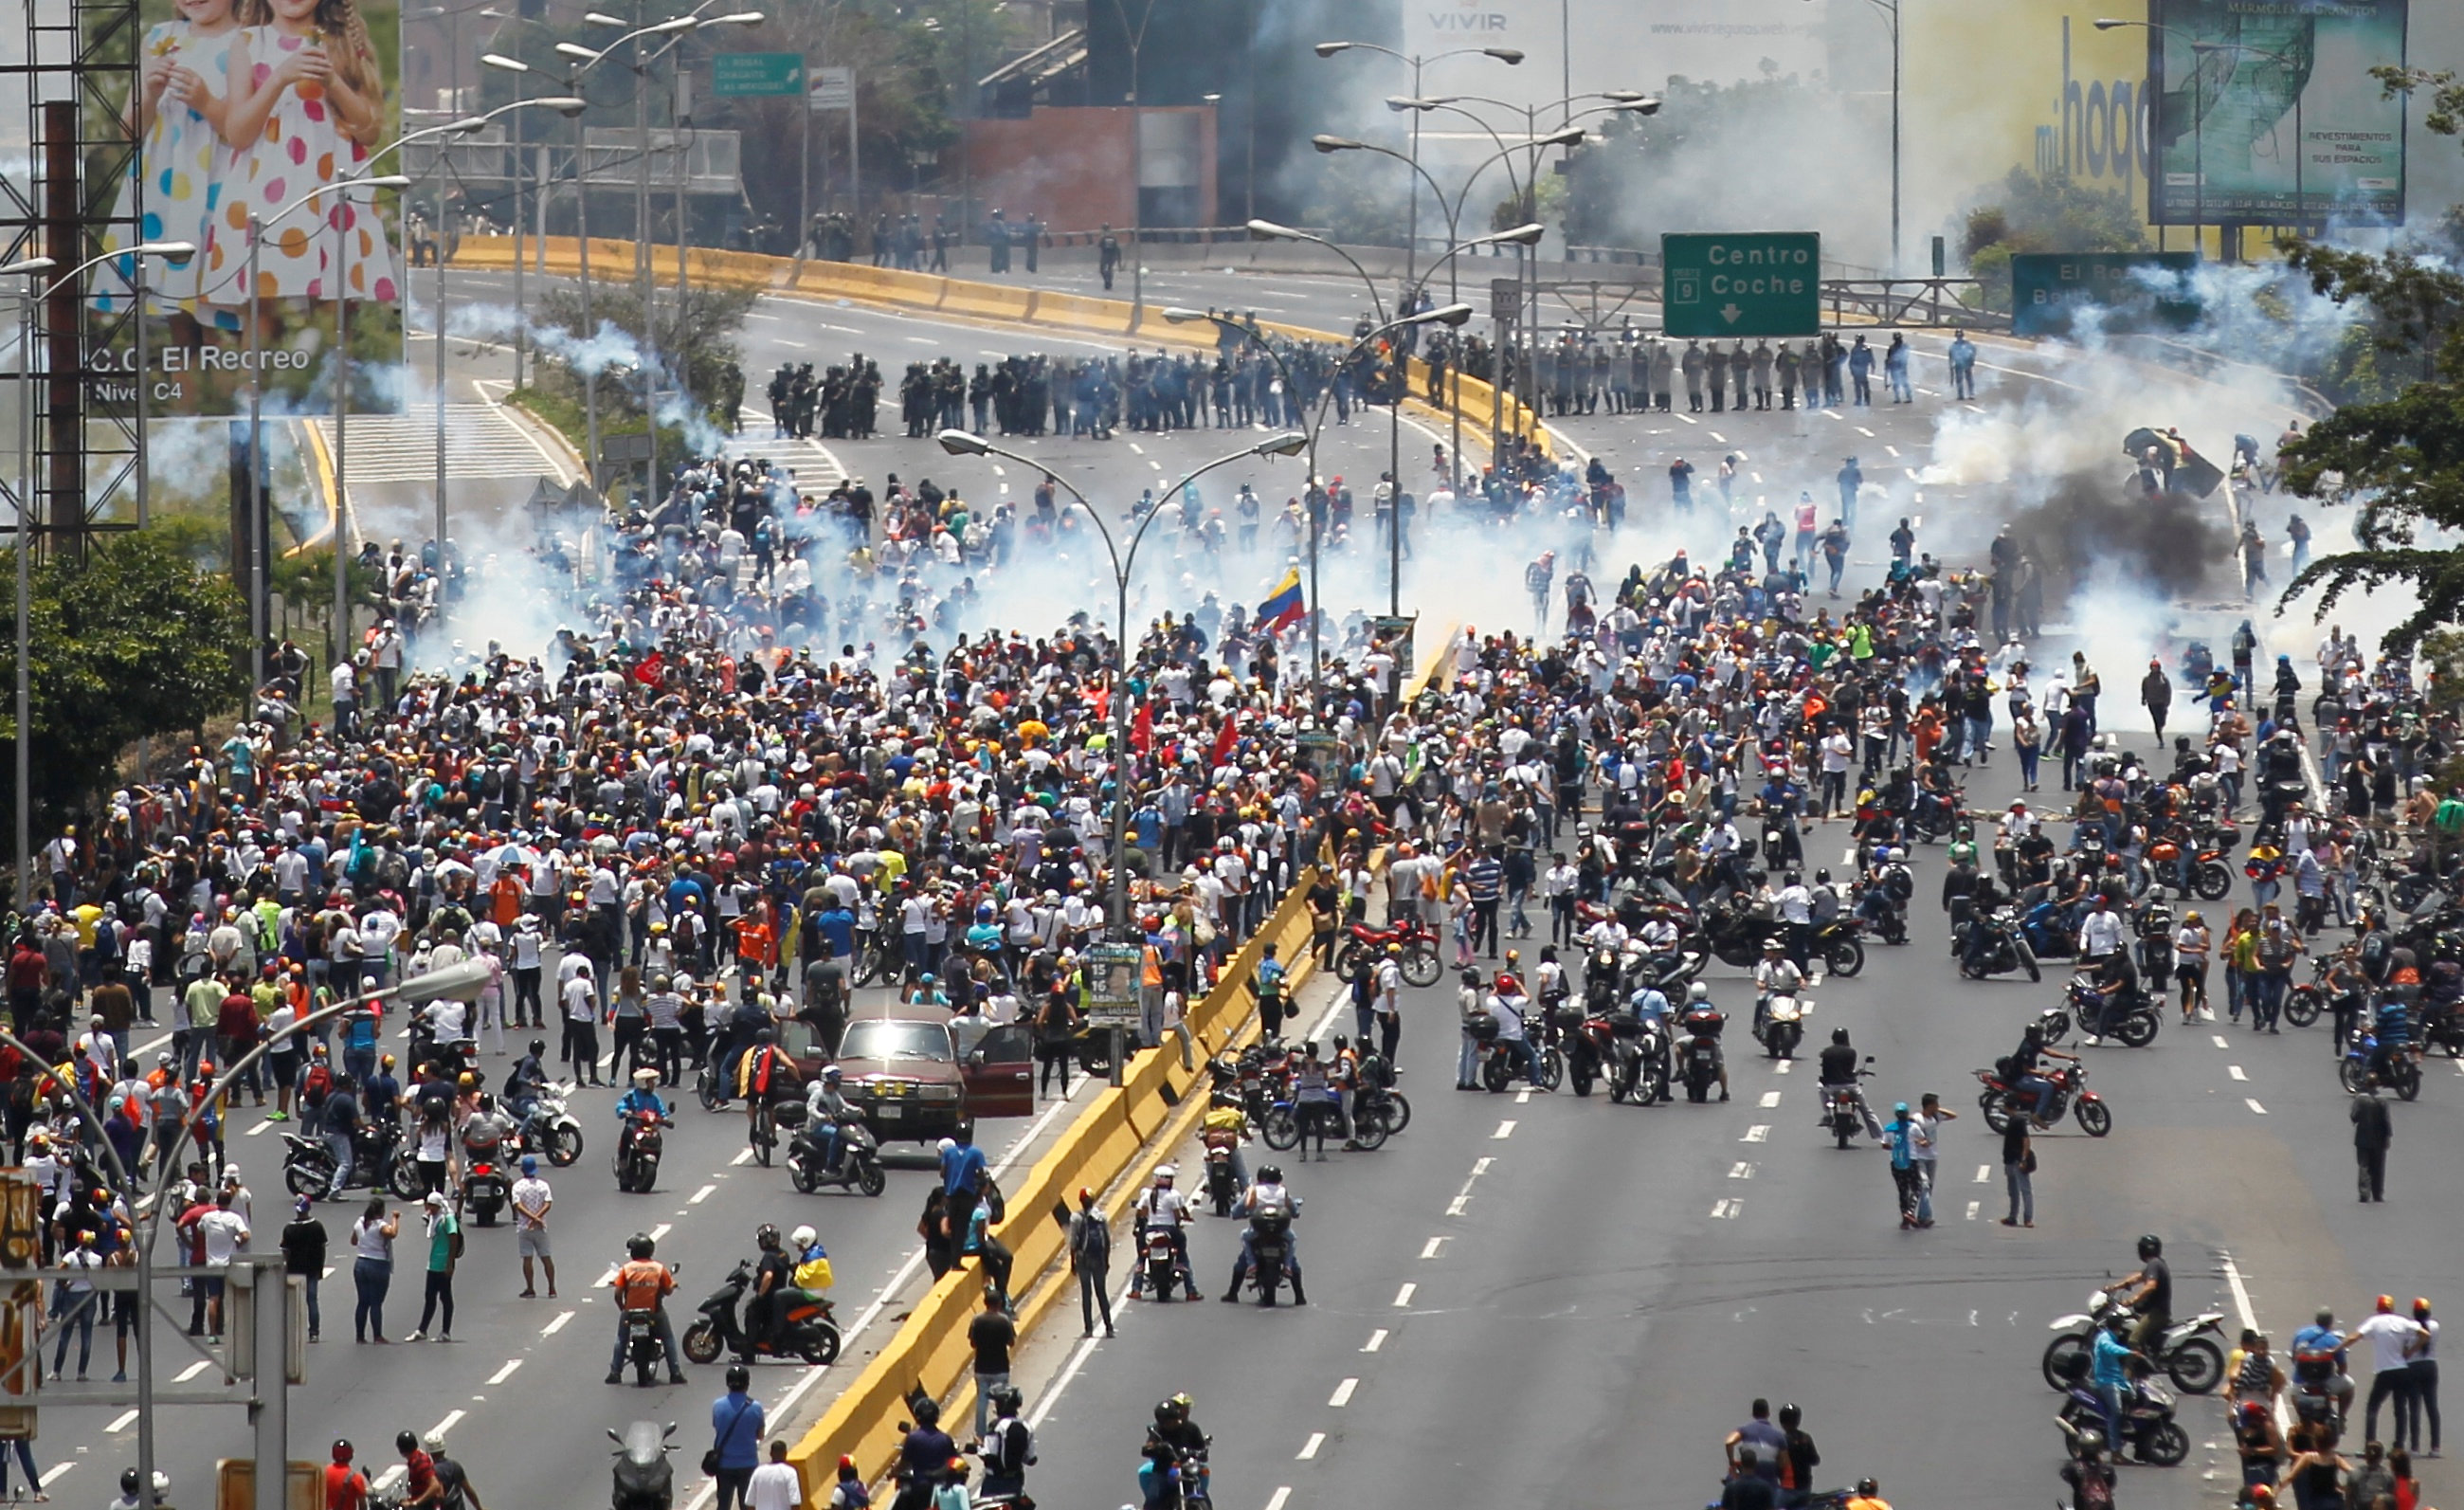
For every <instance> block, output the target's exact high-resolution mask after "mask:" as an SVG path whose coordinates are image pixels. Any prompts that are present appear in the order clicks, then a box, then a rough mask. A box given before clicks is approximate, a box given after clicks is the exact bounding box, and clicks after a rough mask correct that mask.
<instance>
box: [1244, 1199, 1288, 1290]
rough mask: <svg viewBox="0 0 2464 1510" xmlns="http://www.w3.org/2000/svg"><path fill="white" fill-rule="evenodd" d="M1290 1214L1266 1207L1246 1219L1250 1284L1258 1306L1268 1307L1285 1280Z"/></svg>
mask: <svg viewBox="0 0 2464 1510" xmlns="http://www.w3.org/2000/svg"><path fill="white" fill-rule="evenodd" d="M1291 1230H1292V1218H1291V1213H1290V1212H1288V1211H1285V1210H1277V1209H1274V1208H1268V1209H1265V1210H1260V1211H1257V1212H1254V1213H1253V1214H1252V1215H1251V1216H1250V1217H1249V1282H1250V1283H1252V1284H1254V1285H1256V1286H1257V1287H1258V1303H1259V1304H1260V1305H1265V1306H1271V1305H1273V1304H1274V1303H1275V1292H1276V1291H1277V1290H1278V1289H1280V1288H1282V1286H1283V1283H1284V1280H1285V1279H1286V1278H1287V1277H1288V1276H1287V1274H1286V1273H1285V1270H1284V1264H1285V1262H1286V1260H1287V1258H1288V1257H1289V1255H1290V1253H1291V1248H1290V1234H1291Z"/></svg>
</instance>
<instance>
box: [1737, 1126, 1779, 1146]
mask: <svg viewBox="0 0 2464 1510" xmlns="http://www.w3.org/2000/svg"><path fill="white" fill-rule="evenodd" d="M1770 1136H1771V1123H1769V1122H1756V1123H1754V1124H1753V1125H1752V1126H1751V1127H1749V1128H1747V1129H1746V1135H1745V1136H1744V1137H1743V1138H1740V1139H1738V1140H1737V1142H1739V1143H1760V1142H1762V1141H1763V1140H1764V1139H1766V1138H1768V1137H1770Z"/></svg>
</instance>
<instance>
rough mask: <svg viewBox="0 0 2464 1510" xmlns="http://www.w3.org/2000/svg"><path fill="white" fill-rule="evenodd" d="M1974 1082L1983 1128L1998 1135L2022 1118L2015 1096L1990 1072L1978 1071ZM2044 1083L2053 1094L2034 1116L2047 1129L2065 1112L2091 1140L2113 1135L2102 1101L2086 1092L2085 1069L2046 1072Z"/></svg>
mask: <svg viewBox="0 0 2464 1510" xmlns="http://www.w3.org/2000/svg"><path fill="white" fill-rule="evenodd" d="M1976 1078H1977V1080H1978V1082H1979V1083H1981V1084H1982V1085H1983V1086H1984V1087H1985V1089H1984V1091H1983V1092H1982V1093H1980V1094H1979V1095H1978V1096H1977V1098H1976V1104H1977V1108H1978V1110H1980V1111H1982V1112H1984V1114H1985V1125H1987V1126H1988V1127H1991V1128H1992V1129H1993V1130H1994V1131H1995V1132H1997V1133H1998V1132H2001V1131H2004V1130H2005V1129H2007V1128H2008V1127H2009V1126H2010V1125H2011V1119H2012V1118H2013V1117H2014V1116H2019V1115H2024V1114H2022V1113H2020V1112H2018V1111H2017V1109H2016V1107H2015V1105H2014V1104H2013V1097H2014V1095H2015V1094H2016V1093H2015V1092H2014V1091H2013V1088H2012V1087H2011V1086H2009V1085H2006V1084H2004V1083H2003V1081H2002V1077H2001V1076H2000V1074H1998V1073H1997V1072H1995V1071H1992V1070H1979V1071H1977V1072H1976ZM2045 1079H2046V1080H2048V1081H2049V1082H2051V1083H2052V1085H2053V1087H2054V1088H2053V1090H2052V1092H2051V1093H2050V1095H2049V1097H2048V1099H2046V1101H2045V1103H2044V1105H2043V1106H2041V1107H2039V1108H2038V1109H2037V1110H2038V1113H2039V1115H2041V1116H2042V1117H2043V1118H2044V1121H2045V1122H2046V1125H2048V1126H2050V1125H2052V1124H2053V1123H2055V1122H2057V1121H2061V1120H2062V1113H2064V1112H2069V1113H2070V1114H2071V1115H2072V1116H2073V1117H2075V1118H2077V1119H2078V1121H2079V1128H2080V1130H2081V1131H2083V1132H2085V1133H2086V1134H2087V1135H2088V1136H2089V1137H2091V1138H2101V1137H2103V1136H2104V1135H2105V1134H2106V1133H2109V1132H2111V1131H2113V1113H2112V1112H2111V1111H2110V1110H2109V1109H2107V1108H2106V1106H2105V1104H2104V1098H2102V1097H2101V1096H2099V1095H2097V1094H2096V1092H2094V1091H2091V1090H2089V1089H2088V1088H2087V1066H2086V1065H2084V1064H2077V1065H2066V1066H2062V1067H2059V1068H2052V1069H2048V1070H2047V1071H2046V1072H2045Z"/></svg>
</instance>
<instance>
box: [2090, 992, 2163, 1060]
mask: <svg viewBox="0 0 2464 1510" xmlns="http://www.w3.org/2000/svg"><path fill="white" fill-rule="evenodd" d="M2067 999H2068V1000H2069V1002H2070V1009H2071V1015H2072V1016H2073V1017H2075V1018H2077V1019H2078V1020H2079V1026H2080V1028H2081V1029H2082V1030H2087V1029H2088V1027H2089V1025H2090V1024H2092V1023H2095V1022H2096V1021H2097V1013H2098V1011H2099V1010H2102V1011H2103V1012H2104V1024H2103V1029H2102V1031H2101V1032H2100V1033H2096V1034H2095V1035H2096V1036H2098V1037H2111V1038H2119V1039H2120V1040H2122V1042H2123V1043H2124V1044H2125V1045H2127V1046H2129V1047H2130V1048H2133V1049H2145V1048H2146V1047H2147V1046H2148V1045H2149V1044H2151V1043H2154V1042H2155V1041H2156V1033H2157V1031H2158V1030H2159V1029H2161V1028H2163V1027H2164V1026H2165V1014H2164V1013H2163V1012H2161V1011H2158V1010H2156V1006H2155V1003H2153V1002H2151V1001H2150V1000H2148V998H2147V994H2146V992H2145V991H2134V992H2132V993H2131V994H2129V995H2128V996H2126V997H2124V998H2123V999H2122V1000H2121V1001H2120V1002H2118V1003H2115V1004H2114V1005H2112V1006H2111V1007H2106V1006H2105V1004H2104V1001H2103V993H2102V992H2101V991H2099V990H2098V989H2097V988H2096V983H2095V982H2094V981H2093V980H2091V979H2089V978H2088V977H2087V976H2085V975H2074V976H2072V977H2071V984H2070V989H2069V991H2068V993H2067Z"/></svg>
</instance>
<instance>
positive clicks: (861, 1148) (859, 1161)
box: [787, 1115, 890, 1195]
mask: <svg viewBox="0 0 2464 1510" xmlns="http://www.w3.org/2000/svg"><path fill="white" fill-rule="evenodd" d="M832 1125H833V1124H832V1123H830V1122H827V1121H822V1120H821V1119H818V1118H816V1119H814V1121H812V1123H811V1124H810V1125H808V1126H806V1127H804V1128H803V1129H802V1130H801V1131H799V1132H798V1133H797V1134H796V1141H795V1142H794V1143H791V1144H788V1145H787V1178H788V1179H789V1180H791V1181H793V1182H795V1186H796V1188H797V1189H799V1190H801V1191H803V1193H804V1194H806V1195H810V1194H812V1193H813V1192H814V1191H816V1190H819V1189H821V1188H824V1187H825V1186H834V1187H836V1188H839V1189H843V1190H846V1189H854V1190H861V1191H863V1192H864V1193H865V1194H867V1195H879V1194H880V1193H881V1192H882V1191H883V1189H885V1188H887V1187H888V1186H889V1184H890V1177H889V1176H888V1175H887V1174H885V1173H883V1172H882V1167H881V1144H880V1142H879V1141H878V1140H876V1139H875V1138H874V1137H873V1136H872V1129H871V1128H869V1127H867V1126H866V1125H865V1124H864V1119H863V1118H861V1117H857V1116H853V1115H850V1116H848V1117H847V1120H846V1121H842V1122H838V1123H836V1124H835V1125H836V1126H837V1127H838V1129H839V1163H838V1167H837V1168H835V1169H833V1168H831V1167H830V1166H829V1152H830V1128H831V1126H832Z"/></svg>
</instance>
